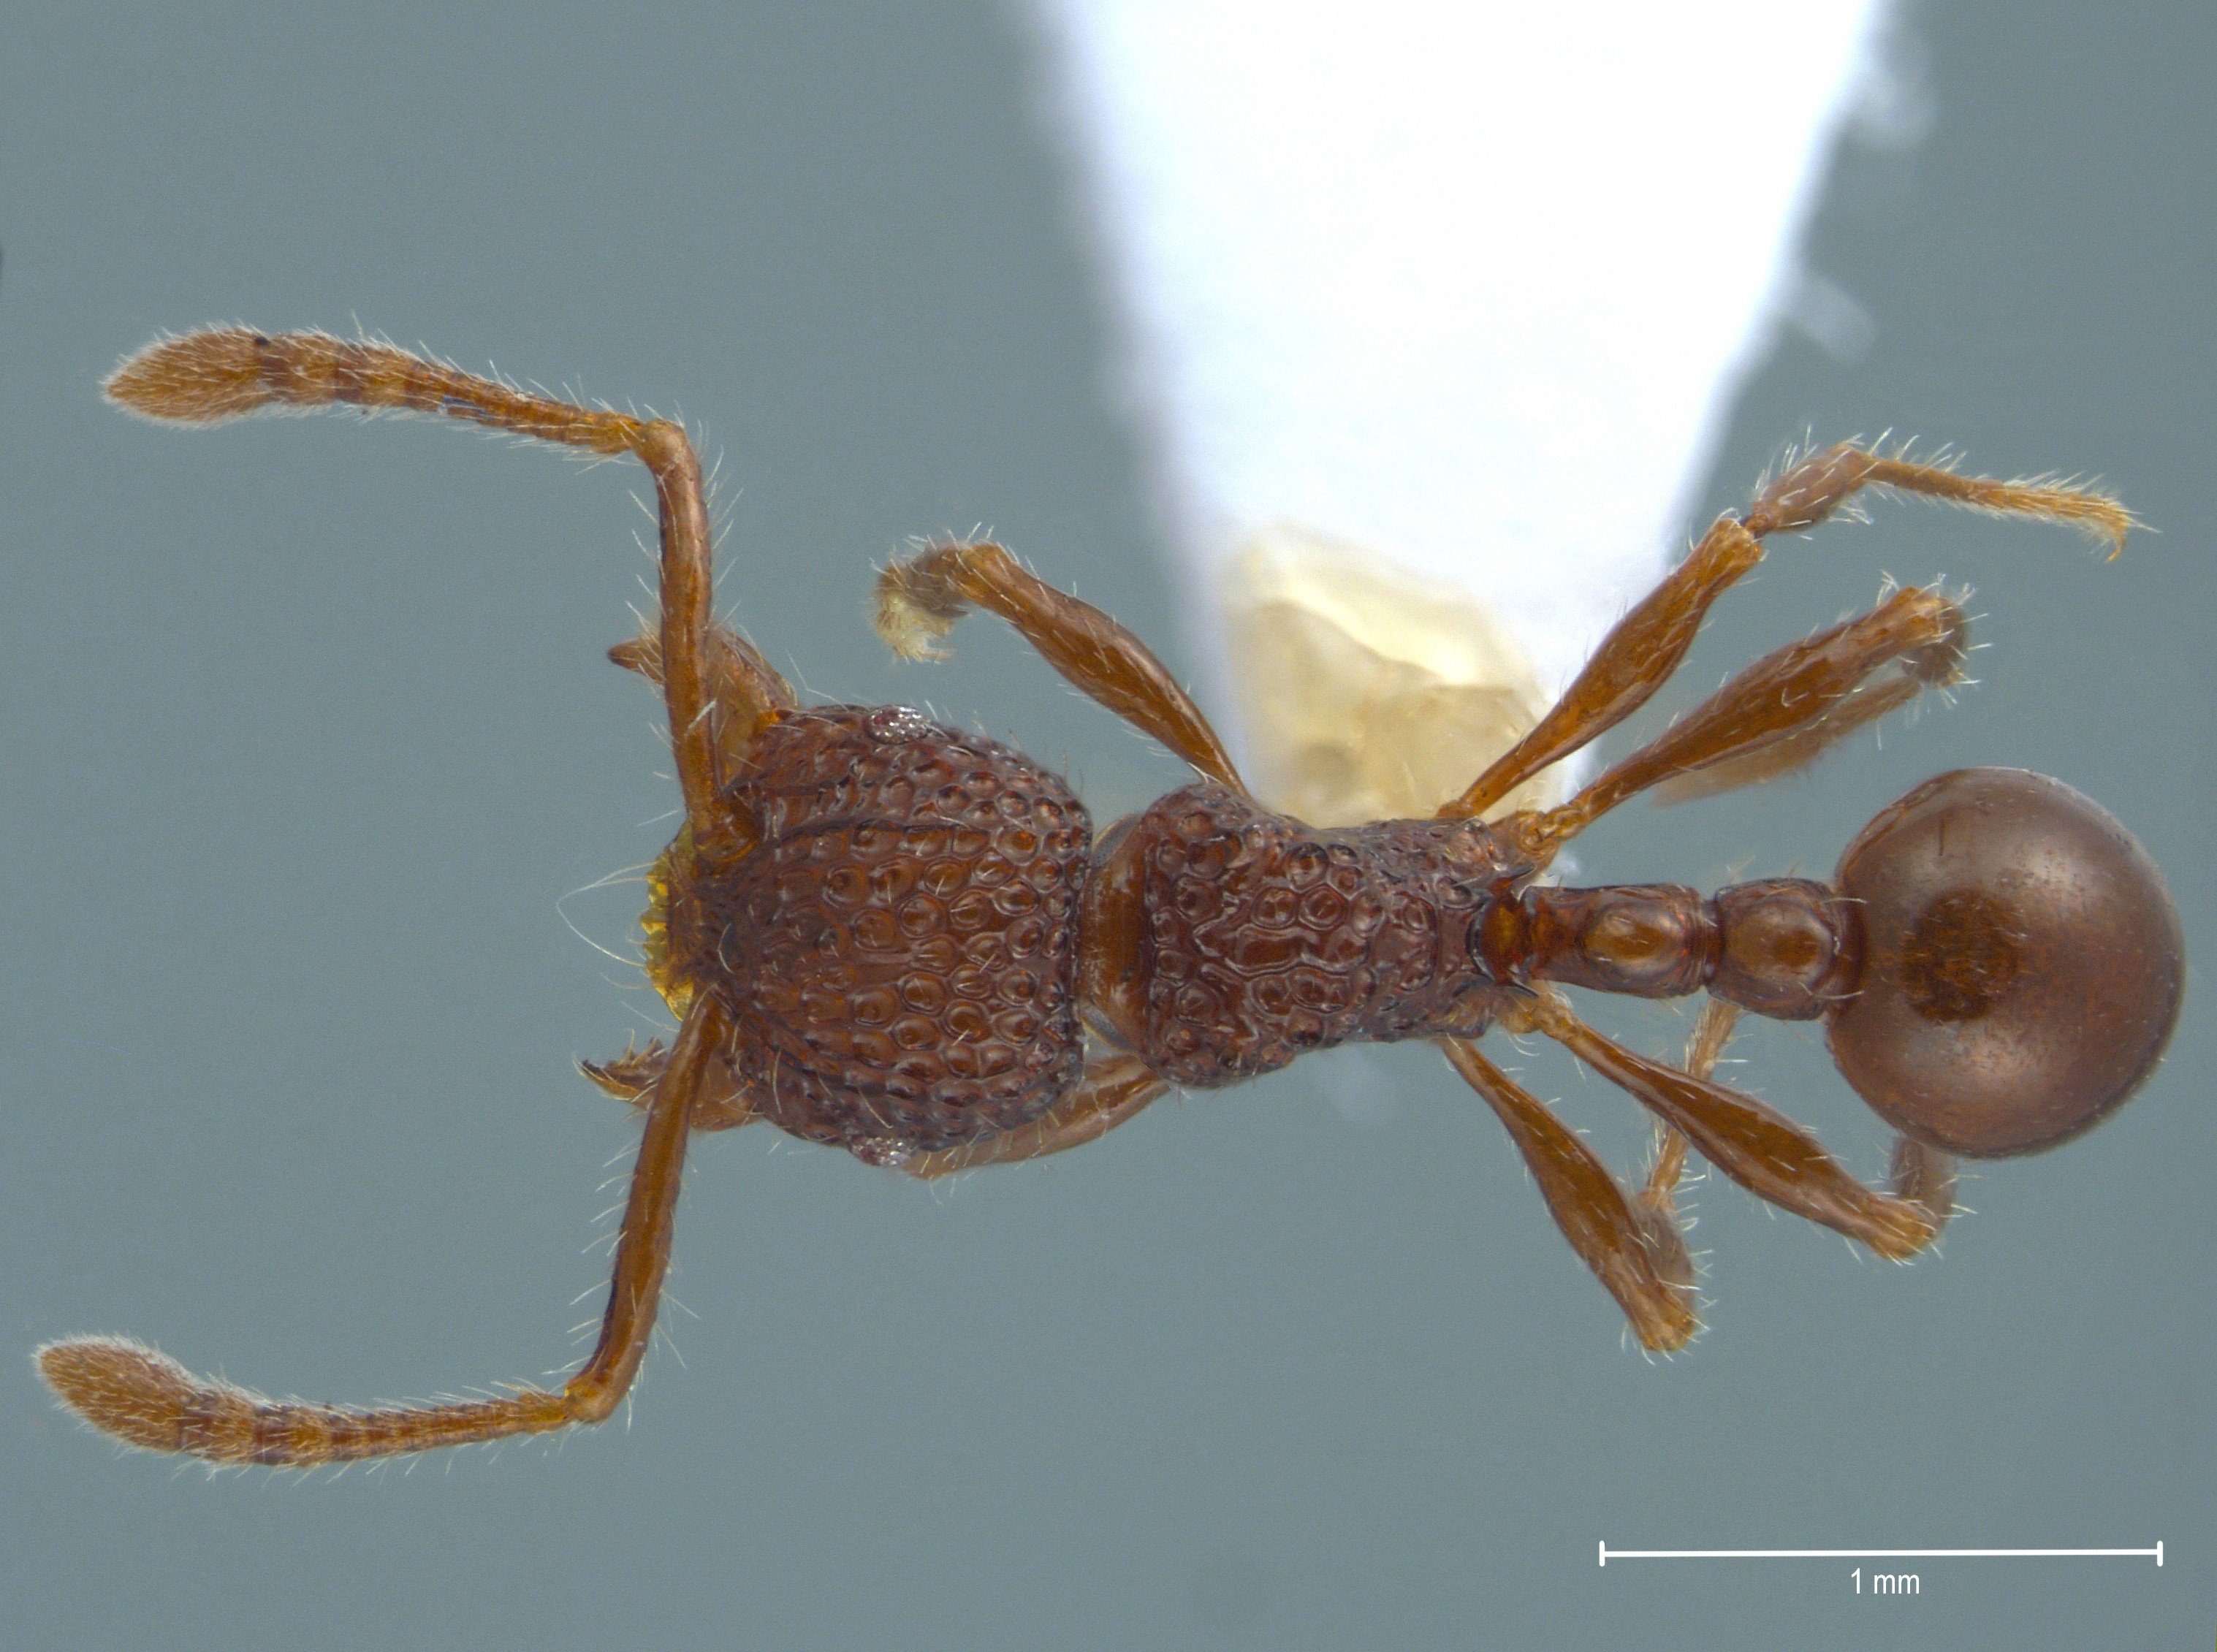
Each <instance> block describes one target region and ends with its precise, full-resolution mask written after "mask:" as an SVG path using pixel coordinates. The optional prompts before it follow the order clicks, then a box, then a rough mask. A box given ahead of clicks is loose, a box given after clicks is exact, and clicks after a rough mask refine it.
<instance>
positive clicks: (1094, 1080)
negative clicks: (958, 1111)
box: [900, 1055, 1170, 1181]
mask: <svg viewBox="0 0 2217 1652" xmlns="http://www.w3.org/2000/svg"><path fill="white" fill-rule="evenodd" d="M1168 1088H1170V1086H1169V1085H1168V1084H1166V1083H1164V1082H1163V1081H1162V1080H1161V1079H1159V1078H1157V1077H1156V1076H1154V1075H1153V1074H1152V1073H1151V1072H1149V1071H1148V1070H1147V1068H1146V1063H1143V1062H1142V1061H1140V1060H1139V1057H1137V1056H1127V1055H1113V1056H1108V1057H1103V1058H1102V1059H1101V1060H1098V1061H1096V1062H1093V1063H1090V1064H1089V1065H1088V1066H1087V1067H1086V1069H1085V1076H1084V1077H1083V1078H1081V1079H1079V1080H1078V1086H1077V1088H1074V1089H1073V1090H1071V1093H1070V1094H1068V1095H1065V1097H1063V1098H1062V1100H1059V1101H1058V1102H1056V1103H1055V1104H1054V1106H1052V1107H1049V1108H1048V1109H1047V1111H1046V1112H1045V1113H1041V1115H1040V1116H1039V1117H1038V1118H1036V1119H1033V1120H1032V1122H1031V1123H1029V1124H1028V1125H1017V1126H1016V1129H1014V1130H1007V1131H1002V1132H1001V1133H1000V1134H999V1135H997V1136H988V1137H985V1138H984V1139H983V1140H981V1141H975V1142H966V1143H964V1144H963V1145H961V1146H960V1147H949V1148H942V1149H941V1150H939V1151H938V1152H936V1153H919V1154H917V1156H915V1157H913V1158H911V1159H910V1160H909V1161H908V1162H906V1163H905V1164H903V1165H902V1166H901V1167H900V1168H902V1169H903V1170H905V1171H906V1172H907V1173H908V1174H910V1175H911V1176H915V1177H917V1178H919V1179H921V1180H926V1181H929V1180H934V1179H936V1178H937V1177H940V1176H951V1175H953V1174H954V1173H955V1172H956V1171H958V1170H971V1169H975V1168H977V1167H978V1166H979V1165H981V1164H1016V1163H1019V1162H1022V1161H1023V1160H1025V1159H1040V1158H1045V1157H1046V1156H1047V1155H1048V1154H1050V1153H1062V1152H1066V1151H1068V1150H1070V1149H1071V1148H1073V1147H1083V1146H1084V1145H1085V1143H1088V1142H1094V1141H1098V1140H1100V1139H1101V1137H1103V1136H1106V1135H1107V1134H1108V1132H1109V1131H1112V1130H1114V1129H1115V1128H1116V1126H1117V1125H1121V1124H1125V1123H1127V1122H1128V1121H1129V1120H1131V1119H1135V1118H1137V1117H1138V1116H1139V1113H1141V1111H1142V1110H1144V1109H1145V1108H1146V1106H1147V1104H1148V1103H1149V1102H1151V1101H1152V1100H1155V1099H1156V1098H1157V1097H1158V1096H1159V1095H1161V1094H1162V1093H1163V1092H1164V1090H1167V1089H1168Z"/></svg>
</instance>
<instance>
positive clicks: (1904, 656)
mask: <svg viewBox="0 0 2217 1652" xmlns="http://www.w3.org/2000/svg"><path fill="white" fill-rule="evenodd" d="M1969 634H1970V621H1969V620H1967V619H1965V618H1964V616H1963V611H1962V609H1961V608H1960V607H1957V606H1956V605H1955V602H1954V601H1952V600H1951V599H1950V598H1948V597H1947V596H1944V595H1942V594H1941V593H1939V592H1937V591H1928V590H1924V589H1916V588H1912V589H1909V590H1905V591H1898V592H1896V593H1895V594H1894V595H1893V596H1892V597H1890V598H1889V599H1887V601H1884V602H1882V603H1880V605H1879V606H1878V607H1876V608H1874V609H1873V610H1872V611H1871V612H1870V613H1867V614H1864V615H1863V616H1862V618H1861V619H1858V620H1848V621H1846V622H1845V623H1844V624H1842V625H1837V626H1832V627H1831V628H1830V629H1829V630H1825V631H1820V632H1817V633H1816V635H1814V636H1813V637H1808V638H1803V639H1802V640H1801V641H1800V642H1798V643H1788V644H1787V645H1786V646H1785V647H1783V648H1781V649H1775V650H1772V651H1771V652H1770V653H1769V654H1766V655H1764V656H1763V658H1761V659H1759V660H1757V662H1756V663H1754V664H1753V665H1751V666H1749V667H1748V668H1747V669H1745V670H1744V671H1742V672H1741V673H1740V674H1739V675H1738V676H1736V677H1734V678H1732V681H1729V682H1727V683H1726V684H1725V685H1724V687H1721V688H1720V689H1718V690H1717V691H1716V693H1714V694H1711V695H1710V696H1709V697H1708V699H1707V700H1703V701H1702V702H1701V704H1700V705H1699V706H1695V708H1694V709H1693V710H1692V711H1690V712H1688V713H1687V714H1686V715H1685V716H1684V717H1683V718H1679V719H1678V721H1677V722H1676V723H1674V724H1671V725H1670V727H1669V728H1668V729H1665V730H1664V731H1663V732H1662V733H1661V734H1659V735H1658V736H1657V737H1655V738H1654V739H1652V740H1651V741H1649V742H1648V743H1647V744H1646V745H1644V746H1642V747H1640V749H1639V750H1637V751H1635V752H1633V753H1632V754H1631V755H1628V756H1627V757H1626V758H1625V759H1624V760H1623V761H1621V762H1619V763H1618V764H1616V765H1615V767H1612V768H1611V769H1609V772H1608V773H1607V774H1603V775H1602V776H1601V778H1600V779H1598V780H1595V781H1594V782H1593V783H1592V784H1591V785H1590V786H1587V787H1586V788H1585V789H1584V791H1583V792H1579V793H1578V796H1576V797H1574V798H1572V799H1571V800H1570V801H1569V802H1568V803H1566V804H1562V805H1561V806H1560V807H1559V808H1554V809H1549V810H1547V811H1542V812H1541V813H1539V814H1535V815H1519V816H1516V817H1514V819H1513V820H1512V821H1510V823H1507V824H1508V830H1509V831H1510V834H1511V835H1513V836H1514V837H1515V839H1516V841H1517V844H1518V846H1519V848H1521V849H1522V850H1524V851H1526V852H1528V853H1529V854H1533V855H1535V857H1537V858H1539V859H1541V860H1545V859H1546V858H1547V857H1548V856H1550V855H1552V854H1553V853H1554V852H1555V850H1556V849H1557V848H1559V847H1560V846H1561V845H1562V844H1563V843H1564V842H1565V841H1568V840H1569V839H1571V838H1572V837H1575V836H1577V835H1578V833H1580V832H1582V831H1584V829H1586V828H1587V827H1589V826H1590V825H1592V824H1593V823H1594V822H1595V821H1596V820H1598V819H1599V818H1600V817H1602V816H1603V815H1605V814H1607V813H1608V812H1609V811H1610V810H1612V809H1614V808H1615V807H1616V806H1617V804H1621V803H1622V802H1624V801H1625V800H1626V799H1627V798H1631V797H1633V796H1636V795H1637V794H1638V793H1640V792H1644V791H1646V790H1647V789H1648V788H1649V787H1650V786H1656V785H1658V784H1659V783H1661V782H1663V781H1665V780H1676V779H1677V778H1678V777H1681V776H1688V775H1698V776H1699V777H1700V778H1698V779H1696V780H1695V782H1694V784H1695V786H1701V781H1702V780H1708V779H1709V778H1711V775H1712V774H1714V775H1715V776H1716V778H1717V779H1718V780H1720V784H1719V785H1717V786H1715V787H1714V789H1717V790H1722V789H1724V787H1725V786H1732V785H1740V784H1745V782H1746V781H1748V780H1754V779H1759V778H1762V777H1763V775H1766V774H1775V773H1777V772H1780V771H1782V770H1784V769H1788V768H1792V767H1798V766H1799V765H1800V764H1802V763H1806V762H1808V761H1812V760H1813V759H1814V758H1815V757H1816V756H1817V755H1818V754H1819V752H1821V751H1822V750H1823V749H1825V747H1826V746H1829V745H1831V744H1832V743H1834V742H1836V741H1838V740H1840V739H1842V738H1843V737H1845V736H1847V735H1848V734H1850V733H1852V732H1853V731H1854V730H1856V729H1859V728H1862V727H1863V726H1864V725H1865V724H1868V723H1870V722H1872V721H1873V720H1874V719H1875V718H1880V717H1882V716H1884V715H1885V714H1886V713H1887V712H1890V711H1892V710H1893V708H1894V707H1895V706H1899V705H1901V704H1903V703H1905V701H1907V700H1912V699H1914V698H1915V697H1916V696H1917V694H1918V693H1920V692H1922V691H1923V690H1924V688H1926V687H1930V686H1934V685H1942V686H1944V685H1945V684H1948V683H1950V682H1953V681H1955V680H1956V678H1957V676H1958V675H1960V673H1961V668H1962V663H1963V651H1964V648H1965V645H1966V638H1967V637H1968V636H1969Z"/></svg>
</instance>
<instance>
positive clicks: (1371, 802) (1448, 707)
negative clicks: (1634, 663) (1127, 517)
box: [1223, 523, 1565, 826]
mask: <svg viewBox="0 0 2217 1652" xmlns="http://www.w3.org/2000/svg"><path fill="white" fill-rule="evenodd" d="M1223 608H1224V615H1225V620H1226V633H1227V636H1228V638H1229V641H1230V645H1231V650H1232V667H1233V670H1232V680H1233V681H1234V682H1235V683H1236V684H1237V685H1238V698H1239V712H1240V716H1241V718H1242V720H1243V723H1244V728H1245V730H1246V734H1247V757H1246V763H1245V767H1246V770H1247V774H1248V776H1249V778H1250V780H1251V783H1252V784H1253V786H1254V787H1255V791H1256V793H1257V796H1259V797H1261V798H1263V800H1264V801H1266V802H1267V803H1269V804H1270V806H1271V807H1273V808H1275V809H1281V810H1283V811H1286V812H1287V813H1288V814H1291V815H1294V816H1295V817H1298V818H1300V819H1302V820H1305V821H1306V822H1308V823H1310V824H1311V825H1314V826H1354V825H1359V824H1361V823H1363V822H1365V821H1372V820H1402V819H1411V818H1416V817H1423V816H1427V815H1430V814H1432V813H1433V812H1435V811H1436V810H1437V809H1438V808H1439V806H1440V805H1441V804H1443V803H1445V802H1446V801H1447V800H1448V798H1452V797H1454V796H1455V795H1456V794H1457V793H1459V792H1461V791H1462V790H1463V789H1464V788H1465V787H1467V786H1469V784H1470V783H1471V782H1472V781H1473V780H1475V779H1476V778H1477V777H1478V775H1479V772H1480V771H1481V770H1483V769H1484V768H1485V766H1486V765H1487V764H1488V763H1490V762H1491V761H1493V759H1494V758H1496V757H1498V756H1499V755H1501V754H1502V753H1503V752H1504V751H1506V750H1507V749H1509V748H1510V746H1511V745H1513V744H1515V743H1516V741H1517V740H1518V739H1519V738H1520V737H1522V735H1523V734H1524V733H1525V732H1526V731H1527V730H1529V729H1530V728H1531V727H1532V725H1533V724H1535V723H1536V722H1537V721H1538V720H1539V718H1540V717H1541V713H1542V712H1545V711H1546V710H1547V704H1548V696H1547V693H1545V691H1544V690H1542V688H1541V686H1540V683H1539V681H1538V679H1537V678H1536V677H1535V675H1534V673H1533V670H1532V666H1531V663H1530V662H1529V661H1528V659H1527V658H1526V657H1525V655H1524V650H1522V648H1520V647H1519V646H1518V645H1517V644H1516V638H1514V637H1512V636H1511V635H1510V633H1509V631H1508V628H1507V627H1506V626H1504V625H1503V624H1502V622H1501V620H1499V619H1498V618H1497V617H1496V616H1495V615H1494V613H1492V612H1491V610H1490V609H1489V608H1487V607H1486V606H1485V604H1484V603H1483V602H1480V601H1478V600H1477V599H1476V598H1475V597H1473V596H1472V595H1469V594H1468V593H1467V592H1465V591H1462V590H1459V589H1455V588H1454V587H1453V586H1450V585H1446V584H1442V583H1439V582H1437V581H1434V580H1429V579H1426V578H1424V577H1423V576H1420V575H1417V574H1413V573H1411V572H1409V571H1407V570H1405V569H1402V568H1400V567H1398V566H1396V565H1395V564H1393V563H1392V562H1390V561H1389V560H1387V559H1386V558H1383V557H1380V556H1379V555H1377V554H1376V553H1375V552H1371V551H1368V550H1367V549H1365V548H1363V547H1362V546H1356V545H1351V544H1349V543H1348V542H1347V541H1345V540H1343V539H1333V538H1331V537H1330V536H1328V535H1325V534H1323V533H1317V532H1315V531H1313V530H1312V529H1308V528H1305V527H1297V526H1295V525H1294V524H1291V523H1279V524H1275V525H1274V526H1272V527H1267V528H1265V529H1263V531H1262V532H1261V533H1257V534H1256V535H1255V536H1254V537H1253V538H1252V539H1250V540H1248V541H1247V543H1246V544H1245V545H1244V546H1242V547H1241V548H1240V550H1239V552H1238V555H1237V556H1235V557H1234V558H1232V560H1231V562H1230V563H1229V564H1226V570H1225V582H1224V590H1223ZM1564 794H1565V786H1564V783H1563V780H1562V779H1561V778H1560V776H1559V774H1558V772H1557V771H1556V770H1554V769H1550V770H1548V771H1547V772H1546V773H1545V774H1541V775H1539V776H1537V777H1536V778H1535V779H1534V780H1530V781H1528V782H1527V783H1526V785H1525V786H1522V788H1520V789H1519V790H1518V791H1516V792H1515V793H1513V794H1511V796H1510V798H1507V799H1506V800H1505V801H1504V803H1503V804H1502V805H1501V806H1500V808H1498V809H1497V810H1495V811H1493V812H1494V813H1495V814H1496V815H1499V814H1504V813H1507V812H1509V811H1512V810H1516V809H1529V808H1546V807H1548V806H1550V805H1552V804H1555V803H1559V802H1560V801H1561V800H1562V798H1563V796H1564Z"/></svg>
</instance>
